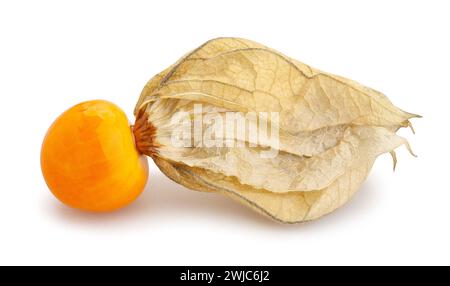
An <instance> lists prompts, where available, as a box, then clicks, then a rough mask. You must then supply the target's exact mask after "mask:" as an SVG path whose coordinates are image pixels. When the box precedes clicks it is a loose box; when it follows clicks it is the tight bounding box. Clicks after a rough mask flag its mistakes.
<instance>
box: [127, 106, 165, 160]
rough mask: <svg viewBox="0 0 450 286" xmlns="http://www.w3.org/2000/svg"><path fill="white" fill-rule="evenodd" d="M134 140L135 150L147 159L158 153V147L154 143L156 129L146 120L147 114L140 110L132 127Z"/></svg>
mask: <svg viewBox="0 0 450 286" xmlns="http://www.w3.org/2000/svg"><path fill="white" fill-rule="evenodd" d="M133 133H134V139H135V143H136V148H137V150H138V151H139V152H140V153H141V154H144V155H147V156H149V157H153V156H155V154H157V153H158V150H157V148H158V147H159V145H158V144H157V143H156V142H155V139H156V127H155V126H154V125H153V124H152V123H151V122H150V121H149V120H148V114H147V113H146V112H144V111H142V110H140V111H139V112H138V115H137V116H136V122H135V124H134V126H133Z"/></svg>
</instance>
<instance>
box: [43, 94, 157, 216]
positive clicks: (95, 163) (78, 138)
mask: <svg viewBox="0 0 450 286" xmlns="http://www.w3.org/2000/svg"><path fill="white" fill-rule="evenodd" d="M41 168H42V173H43V175H44V178H45V181H46V182H47V185H48V187H49V189H50V190H51V191H52V193H53V194H54V195H55V196H56V197H57V198H58V199H59V200H61V201H62V202H63V203H65V204H67V205H69V206H71V207H74V208H78V209H83V210H88V211H99V212H100V211H111V210H115V209H118V208H121V207H123V206H125V205H127V204H128V203H130V202H132V201H133V200H134V199H136V198H137V197H138V196H139V194H140V193H141V192H142V191H143V189H144V187H145V185H146V182H147V177H148V164H147V158H146V157H145V156H143V155H141V154H139V152H138V151H137V150H136V148H135V144H134V138H133V132H132V130H131V127H130V125H129V122H128V119H127V117H126V115H125V113H124V112H123V111H122V110H121V109H120V108H119V107H117V106H116V105H114V104H112V103H110V102H107V101H103V100H94V101H88V102H84V103H80V104H78V105H75V106H74V107H72V108H70V109H69V110H67V111H66V112H64V113H63V114H62V115H60V116H59V117H58V118H57V119H56V120H55V122H54V123H53V124H52V125H51V127H50V128H49V130H48V132H47V135H46V136H45V139H44V142H43V144H42V150H41Z"/></svg>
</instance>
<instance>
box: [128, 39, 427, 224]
mask: <svg viewBox="0 0 450 286" xmlns="http://www.w3.org/2000/svg"><path fill="white" fill-rule="evenodd" d="M194 104H202V107H203V109H202V112H203V113H205V114H207V113H211V112H216V113H218V114H221V116H224V114H225V113H226V112H228V111H236V112H278V114H279V122H278V123H277V126H278V128H279V142H278V144H275V143H274V142H271V141H267V142H264V144H261V146H256V147H255V146H252V147H250V146H249V144H245V147H239V148H237V147H203V146H199V147H195V148H190V147H174V146H173V145H172V144H171V137H170V136H171V133H172V131H173V130H174V129H175V128H177V127H178V126H174V123H173V121H172V120H171V118H172V115H173V114H174V113H175V112H177V111H185V112H187V113H192V110H193V106H194ZM135 115H136V124H135V136H136V142H137V147H138V149H139V150H140V151H141V152H142V153H144V154H147V155H149V156H151V157H152V158H153V159H154V161H155V163H156V164H157V165H158V167H159V168H160V169H161V171H162V172H163V173H164V174H166V175H167V176H168V177H169V178H171V179H172V180H173V181H175V182H177V183H180V184H182V185H184V186H186V187H187V188H190V189H193V190H198V191H206V192H217V193H221V194H224V195H226V196H229V197H232V198H233V199H236V200H237V201H239V202H242V203H243V204H245V205H247V206H249V207H251V208H253V209H255V210H257V211H258V212H260V213H263V214H265V215H267V216H269V217H271V218H273V219H275V220H277V221H280V222H284V223H297V222H303V221H308V220H313V219H317V218H319V217H321V216H323V215H325V214H328V213H330V212H332V211H333V210H335V209H336V208H338V207H340V206H341V205H343V204H344V203H346V202H347V201H348V200H349V199H350V198H351V197H352V196H353V194H354V193H355V192H356V191H357V190H358V188H359V187H360V186H361V184H362V183H363V181H364V180H365V178H366V177H367V175H368V173H369V171H370V169H371V167H372V165H373V163H374V161H375V159H376V158H377V156H379V155H380V154H383V153H387V152H389V153H391V155H392V157H393V158H394V162H396V156H395V152H394V149H395V148H397V147H399V146H401V145H406V146H407V147H408V149H409V145H408V143H407V141H406V140H405V139H404V138H402V137H400V136H398V135H396V131H397V130H398V129H399V128H401V127H407V126H411V124H410V122H409V119H411V118H413V117H419V116H418V115H415V114H412V113H408V112H405V111H403V110H401V109H399V108H397V107H395V106H394V105H393V104H392V103H391V102H390V101H389V99H388V98H387V97H386V96H384V95H383V94H382V93H380V92H378V91H375V90H373V89H370V88H367V87H365V86H362V85H361V84H359V83H357V82H354V81H352V80H349V79H346V78H343V77H340V76H336V75H332V74H329V73H325V72H322V71H319V70H317V69H314V68H311V67H310V66H308V65H305V64H303V63H301V62H298V61H296V60H294V59H291V58H288V57H287V56H284V55H282V54H280V53H278V52H276V51H274V50H272V49H269V48H267V47H265V46H263V45H260V44H258V43H255V42H252V41H249V40H244V39H237V38H219V39H214V40H211V41H208V42H206V43H205V44H203V45H202V46H200V47H199V48H197V49H195V50H194V51H192V52H190V53H188V54H187V55H185V56H184V57H182V58H181V59H180V60H179V61H178V62H176V63H175V64H174V65H172V66H171V67H169V68H168V69H166V70H164V71H163V72H161V73H160V74H158V75H156V76H155V77H153V78H152V79H151V80H150V81H149V82H148V83H147V85H146V86H145V88H144V90H143V91H142V94H141V96H140V98H139V101H138V103H137V105H136V109H135ZM269 123H272V122H269ZM251 124H252V123H251V122H250V125H251ZM272 124H275V123H272ZM202 130H204V131H205V130H208V126H204V128H203V129H202ZM205 132H206V131H205ZM246 141H251V140H250V139H249V138H246ZM246 143H253V144H258V142H246ZM261 148H278V149H277V150H279V152H278V155H277V156H276V157H275V158H270V159H265V158H261V156H259V154H260V153H259V151H260V149H261Z"/></svg>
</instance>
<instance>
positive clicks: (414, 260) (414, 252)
mask: <svg viewBox="0 0 450 286" xmlns="http://www.w3.org/2000/svg"><path fill="white" fill-rule="evenodd" d="M446 3H448V1H440V2H438V1H436V2H433V1H422V2H416V1H372V2H369V1H329V2H323V1H305V2H303V3H302V2H300V1H281V0H277V1H272V2H268V1H242V0H240V1H230V0H228V1H224V2H222V3H220V2H218V1H217V2H216V1H204V2H202V1H178V2H174V1H142V2H138V1H123V2H116V1H70V2H69V1H27V2H25V1H2V2H1V4H0V122H1V134H2V135H1V140H0V176H1V177H0V178H1V179H0V264H19V265H23V264H64V265H66V264H69V265H72V264H75V265H78V264H89V265H91V264H93V265H97V264H126V265H130V264H133V265H134V264H138V265H140V264H150V265H160V264H163V265H173V264H194V265H199V264H200V265H203V264H213V265H227V264H232V265H235V264H236V265H245V264H263V265H285V264H293V265H308V264H319V265H321V264H338V265H342V264H394V265H397V264H450V246H449V242H450V228H449V224H450V187H449V178H450V173H449V168H448V162H449V159H450V158H449V155H448V153H449V151H448V150H449V146H448V144H449V143H448V138H449V136H448V125H449V124H448V121H449V119H448V116H449V111H448V110H449V105H450V103H449V96H450V94H449V86H450V73H449V66H450V60H449V58H450V57H449V51H450V44H449V27H450V20H449V19H450V17H449V13H450V8H449V7H448V5H445V4H446ZM218 36H238V37H245V38H249V39H252V40H255V41H258V42H260V43H263V44H265V45H267V46H270V47H273V48H275V49H277V50H279V51H281V52H283V53H284V54H286V55H289V56H291V57H294V58H296V59H299V60H301V61H303V62H305V63H308V64H310V65H312V66H314V67H317V68H320V69H322V70H326V71H329V72H332V73H336V74H340V75H343V76H346V77H350V78H352V79H355V80H357V81H359V82H361V83H363V84H365V85H367V86H370V87H373V88H375V89H378V90H380V91H383V92H384V93H385V94H386V95H388V97H389V98H391V100H392V101H393V102H394V104H396V105H397V106H399V107H401V108H402V109H405V110H407V111H410V112H413V113H419V114H421V115H423V116H424V117H423V118H422V119H417V120H414V122H413V124H414V126H415V128H416V131H417V134H416V135H412V134H411V132H410V131H409V130H402V132H401V134H403V135H405V136H406V137H407V138H408V139H409V141H410V143H411V145H412V147H413V149H414V151H415V152H416V153H417V154H418V155H419V157H418V158H414V157H412V156H410V155H409V154H408V153H407V152H406V150H405V149H404V148H403V147H402V148H400V149H399V152H398V157H399V164H398V168H397V171H396V172H395V173H393V172H392V163H391V158H390V156H389V155H383V156H381V157H379V159H378V160H377V162H376V164H375V166H374V168H373V170H372V172H371V175H370V176H369V178H368V180H367V181H366V183H365V184H364V185H363V186H362V188H361V190H360V191H359V192H358V193H357V195H356V196H355V197H354V199H353V200H352V201H351V202H349V203H348V204H347V205H345V206H344V207H343V208H341V209H339V210H337V211H336V212H335V213H333V214H331V215H329V216H327V217H325V218H322V219H320V220H318V221H315V222H311V223H307V224H303V225H280V224H277V223H274V222H272V221H270V220H268V219H266V218H264V217H260V216H259V215H257V214H254V213H253V212H252V211H250V210H247V209H246V208H245V207H243V206H241V205H238V204H236V203H235V202H233V201H229V200H228V199H227V198H223V197H221V196H219V195H213V194H203V193H197V192H192V191H190V190H187V189H185V188H183V187H181V186H178V185H177V184H175V183H173V182H171V181H170V180H169V179H167V178H165V177H164V176H163V175H161V173H160V172H159V171H158V170H157V168H156V167H155V166H154V165H153V163H152V165H151V174H150V180H149V185H148V187H147V190H146V191H145V193H144V194H143V195H142V196H141V197H140V198H139V200H138V201H136V202H135V203H134V204H133V205H131V206H130V207H128V208H126V209H124V210H122V211H119V212H116V213H111V214H104V215H94V214H87V213H82V212H79V211H75V210H72V209H69V208H67V207H65V206H63V205H62V204H60V203H59V202H58V201H57V200H56V199H55V198H54V197H53V196H52V195H51V194H50V192H49V191H48V189H47V187H46V185H45V182H44V180H43V178H42V175H41V171H40V166H39V153H40V145H41V142H42V139H43V137H44V135H45V132H46V130H47V128H48V126H49V125H50V124H51V122H52V121H53V120H54V119H55V117H57V116H58V115H59V114H60V113H61V112H62V111H64V110H65V109H67V108H68V107H70V106H72V105H73V104H76V103H78V102H80V101H84V100H90V99H97V98H102V99H107V100H110V101H112V102H115V103H116V104H118V105H119V106H121V107H122V108H123V109H124V110H125V111H126V112H127V114H128V115H129V117H130V120H132V110H133V108H134V104H135V102H136V101H137V98H138V96H139V93H140V91H141V89H142V87H143V86H144V84H145V83H146V82H147V80H148V79H150V77H151V76H153V75H154V74H155V73H157V72H159V71H161V70H163V69H164V68H166V67H167V66H169V65H170V64H172V63H173V62H175V61H176V60H177V59H178V58H179V57H180V56H182V55H183V54H184V53H186V52H188V51H189V50H191V49H193V48H195V47H197V46H198V45H200V44H202V43H203V42H204V41H206V40H208V39H211V38H214V37H218Z"/></svg>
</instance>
